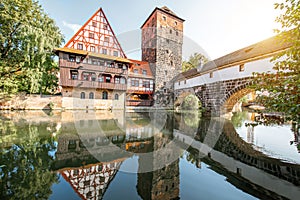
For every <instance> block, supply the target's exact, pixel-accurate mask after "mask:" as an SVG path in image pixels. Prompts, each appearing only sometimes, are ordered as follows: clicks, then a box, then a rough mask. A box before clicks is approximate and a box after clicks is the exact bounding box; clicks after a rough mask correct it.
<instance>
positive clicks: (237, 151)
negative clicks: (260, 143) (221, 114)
mask: <svg viewBox="0 0 300 200" xmlns="http://www.w3.org/2000/svg"><path fill="white" fill-rule="evenodd" d="M220 123H223V122H222V121H219V120H211V121H204V120H202V121H200V124H199V128H198V130H196V131H195V132H194V133H195V134H191V132H190V134H189V133H186V132H185V129H190V127H188V126H187V125H185V124H184V123H182V122H181V123H179V124H178V126H177V127H176V129H174V137H175V138H177V140H178V142H179V144H180V145H184V146H183V147H185V148H187V146H186V145H188V146H190V150H192V149H194V151H195V150H196V151H197V152H198V153H199V155H198V157H199V159H201V160H202V161H204V162H205V161H206V162H210V163H208V164H209V165H215V166H218V165H220V164H221V168H223V170H222V171H227V174H229V175H230V176H234V178H235V179H236V181H235V183H233V184H235V185H236V186H237V187H239V188H241V189H243V190H245V191H246V192H248V193H250V194H251V193H252V195H254V196H258V197H260V198H264V197H269V198H270V196H273V197H272V198H281V197H280V196H283V197H285V198H289V199H297V198H298V197H299V195H300V188H299V187H298V186H299V184H300V166H299V165H296V164H290V163H285V162H282V161H280V160H278V159H275V158H269V157H267V156H265V155H264V154H262V153H261V152H258V151H256V150H254V149H253V148H252V146H251V145H250V144H248V143H246V142H245V141H243V140H242V139H241V138H240V137H239V136H238V134H237V133H236V131H235V129H234V127H233V125H232V123H231V122H230V121H225V123H224V127H223V131H220V133H218V131H215V130H208V127H209V125H212V127H219V125H218V124H220ZM208 132H209V134H210V136H209V138H208V137H206V136H207V135H208ZM216 138H217V141H216V143H214V142H212V140H216ZM211 144H213V146H211ZM226 176H227V175H226ZM241 181H242V182H243V183H241ZM245 185H247V187H243V186H245ZM270 194H272V195H270ZM274 195H275V196H274ZM278 195H279V196H278Z"/></svg>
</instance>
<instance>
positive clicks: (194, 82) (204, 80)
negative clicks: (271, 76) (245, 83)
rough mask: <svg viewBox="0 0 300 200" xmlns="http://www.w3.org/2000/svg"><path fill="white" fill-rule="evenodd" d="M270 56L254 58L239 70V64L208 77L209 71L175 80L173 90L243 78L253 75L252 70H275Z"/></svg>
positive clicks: (260, 71)
mask: <svg viewBox="0 0 300 200" xmlns="http://www.w3.org/2000/svg"><path fill="white" fill-rule="evenodd" d="M270 59H271V58H265V59H262V60H256V61H253V62H249V63H245V64H244V67H245V68H244V71H241V72H240V71H239V67H240V65H235V66H232V67H228V68H224V69H220V70H217V71H214V72H213V77H212V78H210V73H207V74H203V75H202V76H197V77H194V78H191V79H186V81H183V80H182V81H180V83H179V82H176V83H175V85H174V87H175V90H178V89H184V88H190V87H194V86H199V85H203V84H209V83H214V82H218V81H226V80H232V79H238V78H245V77H251V76H253V72H259V73H262V72H267V71H271V72H275V70H273V69H272V67H273V65H274V64H272V63H271V62H270Z"/></svg>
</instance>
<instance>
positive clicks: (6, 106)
mask: <svg viewBox="0 0 300 200" xmlns="http://www.w3.org/2000/svg"><path fill="white" fill-rule="evenodd" d="M50 107H51V108H52V109H61V96H51V95H42V96H41V95H25V94H20V95H16V96H14V97H12V98H11V99H10V100H7V101H4V102H0V110H42V109H50Z"/></svg>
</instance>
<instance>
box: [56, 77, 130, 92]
mask: <svg viewBox="0 0 300 200" xmlns="http://www.w3.org/2000/svg"><path fill="white" fill-rule="evenodd" d="M60 81H61V82H60V85H61V86H65V87H66V86H68V87H76V88H94V89H109V90H126V88H127V87H126V86H127V85H126V84H116V83H103V82H97V81H84V80H71V79H63V80H60Z"/></svg>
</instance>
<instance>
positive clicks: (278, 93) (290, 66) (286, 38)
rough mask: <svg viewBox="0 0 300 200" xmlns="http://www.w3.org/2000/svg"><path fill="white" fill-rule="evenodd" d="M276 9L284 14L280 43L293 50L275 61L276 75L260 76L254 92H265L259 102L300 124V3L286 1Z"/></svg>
mask: <svg viewBox="0 0 300 200" xmlns="http://www.w3.org/2000/svg"><path fill="white" fill-rule="evenodd" d="M275 9H280V10H282V12H283V14H281V15H280V16H278V17H277V18H276V21H277V22H279V23H280V24H281V30H276V31H277V33H278V36H277V37H279V39H280V40H281V41H282V42H283V43H286V44H291V47H290V48H288V49H286V50H285V51H283V52H280V53H279V54H277V55H276V56H274V57H273V58H272V62H274V67H273V69H274V70H276V73H273V74H272V73H269V72H267V73H256V74H255V81H254V89H256V90H258V91H261V92H264V91H266V92H265V94H266V93H267V95H260V96H259V97H258V101H260V102H261V103H263V104H264V105H265V106H266V107H267V108H268V109H270V110H272V111H277V112H283V113H285V114H286V115H287V117H288V119H289V120H293V121H295V122H298V123H299V113H300V73H299V72H300V67H299V66H300V56H299V55H300V1H299V0H285V2H284V3H276V4H275Z"/></svg>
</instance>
